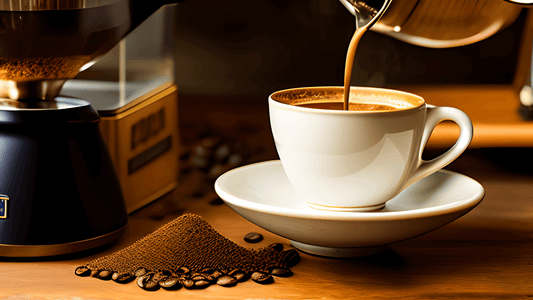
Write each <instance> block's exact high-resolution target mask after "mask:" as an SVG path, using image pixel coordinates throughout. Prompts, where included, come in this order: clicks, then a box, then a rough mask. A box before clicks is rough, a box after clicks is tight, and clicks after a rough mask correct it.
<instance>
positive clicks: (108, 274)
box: [96, 270, 113, 280]
mask: <svg viewBox="0 0 533 300" xmlns="http://www.w3.org/2000/svg"><path fill="white" fill-rule="evenodd" d="M112 274H113V272H111V271H108V270H102V271H100V273H98V275H97V276H96V277H98V278H100V279H102V280H109V279H111V275H112Z"/></svg>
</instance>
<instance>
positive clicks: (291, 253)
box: [281, 249, 301, 268]
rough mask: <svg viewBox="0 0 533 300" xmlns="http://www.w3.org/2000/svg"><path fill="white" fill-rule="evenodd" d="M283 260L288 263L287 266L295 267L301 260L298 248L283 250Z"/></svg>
mask: <svg viewBox="0 0 533 300" xmlns="http://www.w3.org/2000/svg"><path fill="white" fill-rule="evenodd" d="M281 260H282V261H283V262H284V263H285V264H286V265H287V267H289V268H290V267H294V266H295V265H296V264H298V263H299V262H300V260H301V258H300V254H299V253H298V251H296V249H291V250H287V251H283V252H282V253H281Z"/></svg>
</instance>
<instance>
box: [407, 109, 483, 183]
mask: <svg viewBox="0 0 533 300" xmlns="http://www.w3.org/2000/svg"><path fill="white" fill-rule="evenodd" d="M444 120H450V121H453V122H455V123H456V124H457V125H459V128H460V130H461V133H460V134H459V138H458V139H457V141H456V142H455V144H454V145H453V146H452V147H451V148H450V149H448V151H446V152H445V153H444V154H441V155H440V156H438V157H436V158H434V159H432V160H427V161H426V160H423V159H422V152H423V151H424V148H425V147H426V144H427V142H428V140H429V136H430V135H431V132H433V129H435V126H437V124H439V123H440V122H442V121H444ZM473 134H474V128H473V126H472V122H471V121H470V118H469V117H468V116H467V115H466V114H465V113H464V112H462V111H461V110H459V109H457V108H453V107H443V106H433V105H428V106H427V113H426V124H425V125H424V133H423V135H422V143H421V147H420V153H419V154H418V163H417V164H416V165H417V168H416V169H415V170H414V171H413V172H412V173H411V176H410V178H409V180H408V181H407V184H406V185H405V187H408V186H409V185H411V184H413V183H415V182H416V181H418V180H420V179H422V178H424V177H426V176H429V175H431V174H433V173H435V172H436V171H438V170H440V169H442V168H444V167H445V166H447V165H448V164H449V163H451V162H452V161H453V160H454V159H456V158H457V157H459V155H461V153H463V152H464V151H465V150H466V148H467V147H468V145H469V144H470V142H471V141H472V136H473ZM405 187H404V188H405Z"/></svg>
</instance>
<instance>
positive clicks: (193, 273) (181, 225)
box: [75, 214, 300, 290]
mask: <svg viewBox="0 0 533 300" xmlns="http://www.w3.org/2000/svg"><path fill="white" fill-rule="evenodd" d="M283 248H284V246H283V245H282V244H272V245H270V246H268V247H264V248H260V249H248V248H245V247H242V246H239V245H237V244H236V243H234V242H232V241H231V240H229V239H227V238H226V237H224V236H222V235H221V234H220V233H218V232H217V231H215V230H214V229H213V228H212V227H211V226H210V225H209V224H208V223H207V222H206V221H205V220H204V219H202V218H201V217H200V216H198V215H194V214H185V215H182V216H180V217H178V218H176V219H175V220H173V221H171V222H169V223H168V224H166V225H164V226H163V227H161V228H159V229H158V230H156V231H154V232H153V233H151V234H149V235H147V236H145V237H144V238H142V239H140V240H138V241H137V242H135V243H134V244H132V245H131V246H129V247H127V248H124V249H122V250H119V251H117V252H115V253H113V254H110V255H107V256H104V257H101V258H97V259H95V260H93V261H90V262H89V263H87V264H85V265H83V266H80V267H78V268H77V269H76V270H75V274H76V275H78V276H89V275H90V276H92V277H96V278H100V279H112V280H114V281H116V282H119V283H125V282H129V281H132V280H134V279H135V278H136V280H137V285H138V286H139V287H141V288H143V289H146V290H155V289H158V288H160V287H162V288H164V289H179V288H181V287H185V288H188V289H192V288H205V287H207V286H209V285H211V284H218V285H220V286H234V285H236V284H237V283H238V282H242V281H245V280H247V279H248V278H251V279H252V280H253V281H254V282H257V283H262V284H265V283H271V282H273V277H272V275H274V276H281V277H287V276H291V275H292V271H291V270H290V269H289V268H290V267H292V266H294V265H296V264H297V263H298V262H299V261H300V255H299V254H298V252H297V251H296V250H294V249H290V250H285V251H283Z"/></svg>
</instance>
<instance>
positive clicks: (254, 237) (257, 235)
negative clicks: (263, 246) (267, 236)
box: [244, 232, 263, 244]
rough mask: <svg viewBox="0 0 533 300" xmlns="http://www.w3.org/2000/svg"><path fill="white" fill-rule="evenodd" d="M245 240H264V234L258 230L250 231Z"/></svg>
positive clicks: (251, 241)
mask: <svg viewBox="0 0 533 300" xmlns="http://www.w3.org/2000/svg"><path fill="white" fill-rule="evenodd" d="M244 240H245V241H246V242H248V243H254V244H255V243H259V242H260V241H262V240H263V236H262V235H261V234H260V233H257V232H250V233H247V234H246V235H245V236H244Z"/></svg>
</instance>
